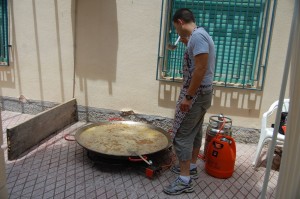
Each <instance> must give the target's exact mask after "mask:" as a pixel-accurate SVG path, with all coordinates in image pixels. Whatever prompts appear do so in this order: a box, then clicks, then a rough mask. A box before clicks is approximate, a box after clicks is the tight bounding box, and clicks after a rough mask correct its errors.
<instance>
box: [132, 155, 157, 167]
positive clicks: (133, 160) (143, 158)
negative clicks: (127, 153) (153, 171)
mask: <svg viewBox="0 0 300 199" xmlns="http://www.w3.org/2000/svg"><path fill="white" fill-rule="evenodd" d="M139 157H140V158H132V157H128V160H129V161H131V162H142V161H144V162H146V163H147V164H148V165H152V161H151V160H149V161H148V160H147V159H148V157H147V156H141V155H139Z"/></svg>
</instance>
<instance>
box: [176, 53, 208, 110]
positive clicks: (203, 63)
mask: <svg viewBox="0 0 300 199" xmlns="http://www.w3.org/2000/svg"><path fill="white" fill-rule="evenodd" d="M207 62H208V53H203V54H199V55H196V56H195V69H194V71H193V74H192V80H191V83H190V86H189V88H188V90H187V93H186V94H187V95H191V96H194V95H195V94H196V92H197V89H198V88H199V86H200V85H201V82H202V80H203V78H204V76H205V73H206V70H207ZM191 104H192V100H187V99H186V98H184V99H183V101H182V102H181V105H180V110H181V111H183V112H188V111H189V110H190V107H191Z"/></svg>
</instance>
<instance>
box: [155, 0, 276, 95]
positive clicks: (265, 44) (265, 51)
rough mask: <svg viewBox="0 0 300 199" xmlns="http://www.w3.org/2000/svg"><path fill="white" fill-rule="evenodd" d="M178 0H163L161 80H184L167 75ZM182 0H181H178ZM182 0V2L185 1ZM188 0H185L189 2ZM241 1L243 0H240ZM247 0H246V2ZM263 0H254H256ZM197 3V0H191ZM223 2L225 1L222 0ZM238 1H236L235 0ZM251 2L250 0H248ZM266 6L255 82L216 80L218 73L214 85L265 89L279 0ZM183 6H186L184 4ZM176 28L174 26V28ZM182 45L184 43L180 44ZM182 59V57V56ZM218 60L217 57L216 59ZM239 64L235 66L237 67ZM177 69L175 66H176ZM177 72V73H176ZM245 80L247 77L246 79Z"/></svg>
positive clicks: (160, 45)
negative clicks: (173, 20) (173, 22)
mask: <svg viewBox="0 0 300 199" xmlns="http://www.w3.org/2000/svg"><path fill="white" fill-rule="evenodd" d="M174 1H176V0H163V1H162V6H161V21H160V33H159V47H158V59H157V74H156V79H157V80H159V81H171V82H182V78H181V77H176V76H174V75H173V76H171V77H166V76H165V75H164V74H165V69H166V68H167V67H168V60H169V59H168V57H169V56H168V54H169V52H168V50H167V49H166V46H167V44H168V43H174V42H175V40H176V39H177V38H170V36H169V35H170V34H169V33H170V31H172V16H171V15H172V13H173V10H172V9H173V8H172V5H173V3H174ZM177 1H180V0H177ZM183 1H184V0H181V1H180V2H183ZM187 1H188V0H185V2H187ZM240 1H241V0H240ZM246 1H247V0H245V2H246ZM257 1H260V2H262V1H263V0H254V2H257ZM190 2H192V3H195V4H197V2H198V1H197V0H194V1H190ZM222 2H223V1H222ZM228 2H229V1H228ZM235 2H236V1H235ZM248 2H250V0H248ZM264 2H265V3H264V7H263V8H261V12H263V13H262V14H261V17H262V20H261V24H260V25H261V29H260V37H259V39H258V41H257V44H256V46H255V48H256V49H257V50H258V52H256V53H257V54H256V57H255V66H254V68H256V70H255V73H254V76H255V83H254V84H253V85H251V86H249V85H247V84H246V82H243V83H242V84H238V86H237V85H232V84H229V83H227V82H220V81H216V73H215V77H214V85H215V86H221V87H231V88H242V89H251V90H263V88H264V82H265V74H266V69H267V64H268V58H269V51H270V46H271V39H272V31H273V27H274V19H275V14H276V7H277V0H274V1H271V0H264ZM182 7H185V6H184V4H183V6H182ZM173 29H174V28H173ZM180 45H182V44H180ZM181 59H182V58H181ZM216 62H217V59H216ZM236 67H237V66H235V68H236ZM174 70H175V68H174ZM174 74H175V73H174ZM244 80H245V79H244Z"/></svg>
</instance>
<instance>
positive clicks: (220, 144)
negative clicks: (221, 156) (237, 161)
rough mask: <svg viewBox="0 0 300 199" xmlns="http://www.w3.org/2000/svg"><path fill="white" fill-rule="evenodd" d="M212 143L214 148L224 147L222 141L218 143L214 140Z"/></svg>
mask: <svg viewBox="0 0 300 199" xmlns="http://www.w3.org/2000/svg"><path fill="white" fill-rule="evenodd" d="M216 144H218V145H216ZM213 145H214V147H215V148H216V149H222V148H223V147H224V145H223V144H222V143H219V142H217V141H214V142H213Z"/></svg>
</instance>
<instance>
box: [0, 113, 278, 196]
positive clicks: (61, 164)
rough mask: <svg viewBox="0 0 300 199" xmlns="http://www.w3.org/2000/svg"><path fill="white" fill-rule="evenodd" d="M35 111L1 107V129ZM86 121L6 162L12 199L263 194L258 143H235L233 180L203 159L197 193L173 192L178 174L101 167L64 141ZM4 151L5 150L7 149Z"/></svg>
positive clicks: (270, 189) (271, 191)
mask: <svg viewBox="0 0 300 199" xmlns="http://www.w3.org/2000/svg"><path fill="white" fill-rule="evenodd" d="M30 117H32V116H31V115H26V114H20V113H15V112H9V111H3V112H2V121H3V132H4V139H5V140H6V128H7V127H9V126H13V125H16V124H18V123H20V122H22V121H24V120H26V119H28V118H30ZM83 125H85V123H84V122H77V123H75V124H73V125H70V126H68V127H66V128H65V129H63V130H61V131H60V132H58V133H56V134H55V135H53V136H51V137H49V138H48V139H46V140H44V141H43V142H41V143H40V144H39V145H38V146H36V147H35V148H33V149H31V150H30V151H29V152H28V153H27V154H26V155H24V156H23V157H22V158H20V159H18V160H15V161H8V160H7V154H6V155H5V158H6V175H7V188H8V193H9V198H11V199H13V198H24V199H27V198H37V199H40V198H86V199H93V198H100V199H102V198H201V199H202V198H209V199H214V198H222V199H223V198H224V199H225V198H228V199H231V198H236V199H240V198H249V199H250V198H259V195H260V192H261V187H262V184H263V180H264V171H265V168H263V167H259V168H258V170H257V171H254V170H253V169H252V167H251V161H252V159H253V155H254V152H255V147H256V145H253V144H241V143H237V157H236V162H235V172H234V174H233V176H232V177H231V178H229V179H217V178H213V177H211V176H209V175H207V174H206V173H205V171H204V163H203V161H202V160H199V161H198V169H199V171H200V177H199V179H197V180H196V181H195V182H194V184H195V187H194V189H195V192H194V193H189V194H187V193H186V194H181V195H178V196H169V195H166V194H164V193H163V192H162V188H163V186H165V185H167V184H169V183H170V182H172V180H174V178H175V177H176V176H175V174H173V173H172V172H170V171H169V170H165V171H164V172H162V173H161V174H160V175H159V176H157V177H156V178H154V179H152V180H151V179H148V178H146V177H145V176H144V175H142V174H140V173H139V172H136V171H135V170H134V169H113V168H110V167H108V168H106V169H103V168H102V169H101V168H99V167H97V166H96V165H95V164H94V163H93V162H92V161H91V160H90V159H89V158H88V157H87V154H86V151H85V150H84V149H83V148H82V147H81V146H79V145H78V144H77V143H76V142H74V141H67V140H65V139H64V135H66V134H74V133H75V132H76V130H77V129H78V128H79V127H81V126H83ZM5 152H6V151H5ZM277 178H278V172H277V171H271V179H270V182H269V186H268V193H267V198H275V189H276V184H277Z"/></svg>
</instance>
